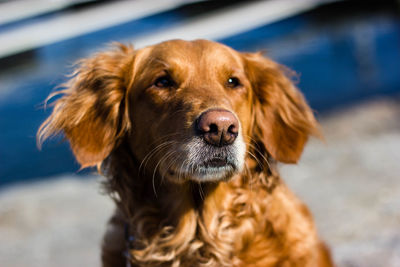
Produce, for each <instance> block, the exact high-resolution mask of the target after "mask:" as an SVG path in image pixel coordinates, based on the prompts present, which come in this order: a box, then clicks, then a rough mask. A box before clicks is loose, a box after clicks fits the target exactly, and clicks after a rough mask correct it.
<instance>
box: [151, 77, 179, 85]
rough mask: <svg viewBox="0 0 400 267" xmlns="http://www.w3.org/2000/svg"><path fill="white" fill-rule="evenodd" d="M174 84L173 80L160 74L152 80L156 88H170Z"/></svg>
mask: <svg viewBox="0 0 400 267" xmlns="http://www.w3.org/2000/svg"><path fill="white" fill-rule="evenodd" d="M174 85H175V82H174V81H173V80H172V79H171V77H169V76H167V75H166V76H162V77H160V78H158V79H157V80H156V81H155V82H154V86H156V87H158V88H170V87H173V86H174Z"/></svg>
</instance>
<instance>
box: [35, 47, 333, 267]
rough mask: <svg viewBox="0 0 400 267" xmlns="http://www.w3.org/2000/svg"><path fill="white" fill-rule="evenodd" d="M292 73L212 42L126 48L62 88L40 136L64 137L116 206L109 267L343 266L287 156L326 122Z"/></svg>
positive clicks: (106, 247) (87, 63) (107, 247)
mask: <svg viewBox="0 0 400 267" xmlns="http://www.w3.org/2000/svg"><path fill="white" fill-rule="evenodd" d="M290 77H291V72H290V71H289V70H287V69H286V68H284V67H282V66H281V65H279V64H277V63H275V62H273V61H272V60H270V59H268V58H266V57H263V56H262V55H261V54H260V53H240V52H237V51H235V50H233V49H231V48H229V47H227V46H225V45H222V44H219V43H216V42H212V41H207V40H195V41H183V40H171V41H166V42H163V43H160V44H156V45H152V46H148V47H145V48H143V49H139V50H134V49H133V48H132V47H130V46H124V45H117V47H113V49H110V50H109V51H106V52H102V53H98V54H96V55H94V56H93V57H91V58H88V59H84V60H82V61H81V62H80V63H79V66H78V68H77V70H76V72H75V73H74V75H73V77H72V78H71V79H70V81H69V82H68V83H67V84H66V85H65V89H64V90H61V91H59V92H57V93H56V94H61V97H60V98H59V99H58V100H56V101H55V105H54V109H53V112H52V114H51V116H50V117H49V118H48V119H47V120H46V121H45V122H44V123H43V124H42V126H41V128H40V129H39V132H38V138H39V142H40V143H41V142H42V141H43V140H44V139H46V138H48V137H50V136H51V135H54V134H58V133H61V132H62V133H63V134H64V135H65V137H66V138H67V139H68V140H69V142H70V144H71V148H72V151H73V153H74V155H75V157H76V159H77V161H78V162H79V163H80V164H81V166H82V167H90V166H97V167H98V170H99V172H101V173H102V174H104V175H105V176H106V177H107V180H106V187H107V189H108V191H109V193H110V195H111V196H112V198H113V199H114V200H115V202H116V211H115V214H114V215H113V217H112V218H111V220H110V222H109V224H108V229H107V232H106V235H105V237H104V242H103V247H102V261H103V266H105V267H110V266H114V267H115V266H125V264H126V262H127V264H128V265H130V266H260V267H267V266H302V267H304V266H332V265H333V264H332V262H331V259H330V256H329V252H328V250H327V249H326V247H325V246H324V244H323V243H322V242H321V241H320V240H319V238H318V236H317V233H316V230H315V227H314V224H313V220H312V217H311V215H310V213H309V211H308V209H307V207H306V206H305V205H304V204H302V202H300V201H299V200H298V199H297V198H296V197H295V196H294V195H293V194H292V192H291V191H290V190H289V189H288V188H287V186H286V185H285V184H284V182H283V181H282V180H281V178H280V177H279V174H278V172H277V163H278V162H284V163H295V162H297V161H298V159H299V157H300V155H301V153H302V150H303V147H304V145H305V143H306V141H307V139H308V137H309V135H314V136H319V130H318V124H317V122H316V120H315V118H314V115H313V112H312V111H311V109H310V108H309V106H308V105H307V103H306V101H305V100H304V98H303V96H302V94H301V93H300V92H299V91H298V90H297V88H296V87H295V86H294V85H293V83H292V82H291V79H290Z"/></svg>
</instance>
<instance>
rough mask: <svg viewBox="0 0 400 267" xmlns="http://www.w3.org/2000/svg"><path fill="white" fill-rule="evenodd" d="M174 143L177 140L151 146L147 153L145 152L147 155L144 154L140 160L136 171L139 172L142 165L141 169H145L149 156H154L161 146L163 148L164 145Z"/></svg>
mask: <svg viewBox="0 0 400 267" xmlns="http://www.w3.org/2000/svg"><path fill="white" fill-rule="evenodd" d="M174 143H177V142H176V141H169V142H164V143H161V144H159V145H158V146H156V147H155V148H153V149H152V150H151V151H150V152H149V153H147V155H146V156H145V157H144V158H143V160H142V161H141V163H140V166H139V170H138V172H139V173H140V171H141V170H142V167H143V169H146V166H147V162H148V161H149V160H150V158H151V157H152V156H154V155H155V154H156V153H157V152H158V151H160V150H161V149H163V148H165V147H167V146H169V145H172V144H174Z"/></svg>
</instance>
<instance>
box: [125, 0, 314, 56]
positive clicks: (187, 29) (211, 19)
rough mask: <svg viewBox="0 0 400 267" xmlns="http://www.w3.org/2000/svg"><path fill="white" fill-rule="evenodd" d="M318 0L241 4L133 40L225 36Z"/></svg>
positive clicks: (145, 42) (139, 44)
mask: <svg viewBox="0 0 400 267" xmlns="http://www.w3.org/2000/svg"><path fill="white" fill-rule="evenodd" d="M320 2H321V1H318V0H295V1H293V0H268V1H260V2H252V3H248V4H241V5H239V6H234V7H231V8H226V9H224V10H222V11H217V12H210V13H209V14H207V15H206V16H202V17H201V18H198V19H193V20H191V21H187V22H185V24H183V25H180V26H176V27H172V28H170V29H167V30H162V31H160V32H155V33H154V32H153V33H152V34H150V35H147V36H142V37H140V38H135V39H133V40H129V42H131V43H133V44H134V45H135V47H137V48H140V47H143V46H146V45H150V44H155V43H158V42H161V41H164V40H169V39H185V40H193V39H198V38H204V39H214V40H215V39H222V38H224V37H229V36H232V35H235V34H238V33H241V32H245V31H247V30H251V29H253V28H256V27H259V26H262V25H265V24H268V23H271V22H274V21H277V20H280V19H283V18H286V17H289V16H292V15H295V14H298V13H301V12H304V11H307V10H310V9H312V8H314V7H316V6H318V5H319V4H320Z"/></svg>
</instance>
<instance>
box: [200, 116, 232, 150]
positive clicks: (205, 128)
mask: <svg viewBox="0 0 400 267" xmlns="http://www.w3.org/2000/svg"><path fill="white" fill-rule="evenodd" d="M196 128H197V130H198V132H199V134H200V135H201V136H203V138H204V140H205V141H206V142H207V143H209V144H210V145H213V146H218V147H222V146H227V145H230V144H232V143H233V142H234V141H235V139H236V137H237V135H238V132H239V122H238V120H237V119H236V117H235V115H234V114H233V113H232V112H230V111H229V110H225V109H210V110H207V111H205V112H203V113H202V114H201V115H200V116H199V118H198V119H197V121H196Z"/></svg>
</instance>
